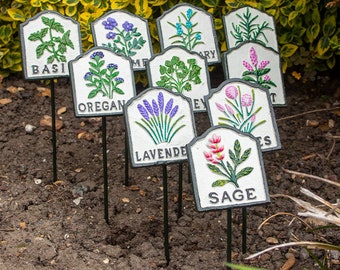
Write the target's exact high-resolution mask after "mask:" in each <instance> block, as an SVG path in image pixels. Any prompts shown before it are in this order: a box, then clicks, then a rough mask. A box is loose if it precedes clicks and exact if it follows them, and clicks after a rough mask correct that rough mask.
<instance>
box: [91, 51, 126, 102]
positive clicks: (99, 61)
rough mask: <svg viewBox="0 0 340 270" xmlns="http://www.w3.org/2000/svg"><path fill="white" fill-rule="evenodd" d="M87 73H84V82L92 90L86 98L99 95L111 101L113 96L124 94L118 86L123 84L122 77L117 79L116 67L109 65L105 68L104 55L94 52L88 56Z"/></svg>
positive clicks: (115, 65) (112, 64)
mask: <svg viewBox="0 0 340 270" xmlns="http://www.w3.org/2000/svg"><path fill="white" fill-rule="evenodd" d="M90 59H91V61H90V62H89V65H90V68H89V71H88V72H86V73H85V75H84V80H85V81H88V83H86V86H88V87H91V88H94V89H92V90H91V92H90V93H89V95H88V98H89V99H91V98H94V97H96V96H97V95H98V94H99V93H101V94H102V95H103V96H104V97H108V98H109V99H113V94H114V93H117V94H120V95H123V94H124V91H123V90H122V89H121V88H119V87H118V85H120V84H122V83H123V82H124V79H123V78H122V77H118V75H119V71H118V65H117V64H115V63H109V64H107V65H106V66H105V60H104V53H103V52H101V51H97V52H94V53H93V54H92V55H91V56H90Z"/></svg>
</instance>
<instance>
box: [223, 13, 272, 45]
mask: <svg viewBox="0 0 340 270" xmlns="http://www.w3.org/2000/svg"><path fill="white" fill-rule="evenodd" d="M236 16H237V17H239V19H240V20H241V21H240V23H239V24H235V23H232V26H233V30H234V31H230V34H231V35H232V36H233V37H234V38H235V39H236V42H235V45H238V44H241V43H243V42H246V41H254V42H257V43H259V44H261V45H263V46H266V43H268V39H267V37H266V34H265V30H270V31H274V29H273V28H271V27H269V26H268V25H269V23H268V22H266V21H264V22H263V23H262V24H261V25H259V24H258V23H256V20H257V18H258V17H259V16H258V15H256V16H254V17H253V16H252V14H251V13H250V11H249V8H247V9H246V13H243V14H242V16H241V15H240V14H236ZM261 37H262V38H263V39H264V41H263V40H261Z"/></svg>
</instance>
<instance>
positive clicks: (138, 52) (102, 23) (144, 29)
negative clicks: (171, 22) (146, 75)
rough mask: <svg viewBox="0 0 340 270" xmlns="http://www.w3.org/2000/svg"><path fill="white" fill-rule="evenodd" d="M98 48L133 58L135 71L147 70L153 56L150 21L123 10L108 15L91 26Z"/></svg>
mask: <svg viewBox="0 0 340 270" xmlns="http://www.w3.org/2000/svg"><path fill="white" fill-rule="evenodd" d="M91 27H92V33H93V39H94V43H95V45H96V46H103V47H107V48H109V49H111V50H113V51H114V52H115V53H117V54H121V55H125V56H127V57H131V59H132V64H133V65H132V66H133V69H134V70H145V62H146V61H147V60H149V59H150V58H151V56H152V44H151V38H150V33H149V27H148V21H147V20H145V19H143V18H141V17H139V16H136V15H134V14H132V13H129V12H127V11H123V10H113V11H110V12H108V13H106V14H105V15H104V16H102V17H100V18H99V19H97V20H96V21H94V22H93V23H92V24H91Z"/></svg>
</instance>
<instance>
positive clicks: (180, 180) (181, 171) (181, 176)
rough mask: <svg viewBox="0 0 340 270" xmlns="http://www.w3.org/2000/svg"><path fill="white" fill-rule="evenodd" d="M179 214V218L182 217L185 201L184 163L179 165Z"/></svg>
mask: <svg viewBox="0 0 340 270" xmlns="http://www.w3.org/2000/svg"><path fill="white" fill-rule="evenodd" d="M178 175H179V177H178V199H177V201H178V212H177V218H180V217H181V216H182V207H183V206H182V200H183V196H182V194H183V163H182V162H180V163H179V164H178Z"/></svg>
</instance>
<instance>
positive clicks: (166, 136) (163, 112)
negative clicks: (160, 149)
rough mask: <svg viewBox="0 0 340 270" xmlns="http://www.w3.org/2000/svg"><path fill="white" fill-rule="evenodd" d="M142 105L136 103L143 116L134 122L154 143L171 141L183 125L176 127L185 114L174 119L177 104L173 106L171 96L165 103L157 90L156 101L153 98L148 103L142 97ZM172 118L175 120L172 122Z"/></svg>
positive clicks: (161, 94)
mask: <svg viewBox="0 0 340 270" xmlns="http://www.w3.org/2000/svg"><path fill="white" fill-rule="evenodd" d="M143 105H144V106H143ZM143 105H142V104H138V105H137V109H138V111H139V113H140V114H141V116H142V117H143V118H141V121H136V124H137V125H139V126H140V127H141V128H143V129H144V130H145V131H146V132H147V133H148V134H149V136H150V137H151V138H152V140H153V142H154V143H155V144H160V143H163V142H171V140H172V139H173V137H174V136H175V134H176V133H177V132H178V131H179V130H180V129H182V128H184V127H185V125H184V124H182V125H180V126H178V127H177V125H178V124H179V122H180V121H181V120H182V119H183V118H184V117H185V116H184V115H182V116H180V117H178V118H177V119H176V120H174V118H175V116H176V114H177V112H178V105H176V106H173V105H174V100H173V98H171V99H169V100H168V102H167V103H166V104H165V100H164V95H163V93H162V92H159V94H158V96H157V101H156V100H154V99H153V100H152V101H151V104H150V102H149V101H148V100H146V99H144V100H143ZM173 120H174V121H175V122H172V121H173Z"/></svg>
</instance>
